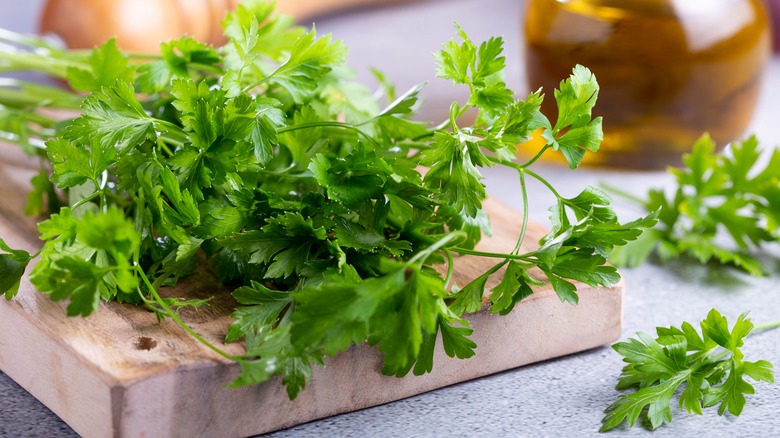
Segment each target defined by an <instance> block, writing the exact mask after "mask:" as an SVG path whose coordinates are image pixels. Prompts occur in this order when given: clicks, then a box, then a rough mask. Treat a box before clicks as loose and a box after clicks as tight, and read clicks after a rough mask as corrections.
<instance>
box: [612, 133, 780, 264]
mask: <svg viewBox="0 0 780 438" xmlns="http://www.w3.org/2000/svg"><path fill="white" fill-rule="evenodd" d="M683 163H684V166H683V167H681V168H679V169H678V168H670V170H669V171H670V172H671V173H672V174H673V175H674V177H675V180H676V183H677V186H676V188H675V189H674V190H672V191H671V193H668V194H667V193H666V192H665V191H663V190H661V189H653V190H650V191H649V193H648V194H647V197H646V198H638V197H636V196H634V195H630V194H626V193H623V192H622V191H620V190H618V189H614V188H610V190H611V191H613V192H615V193H619V194H621V195H623V196H624V197H626V198H628V199H631V200H634V201H635V202H636V203H638V204H639V205H641V206H642V207H643V208H644V209H645V210H646V211H648V212H650V211H657V210H659V209H660V213H659V215H658V220H659V223H658V226H657V227H655V228H653V229H652V230H649V231H648V232H647V233H645V234H644V235H643V236H642V237H641V238H640V239H638V240H636V241H635V242H632V243H631V244H630V245H627V246H625V247H622V248H620V249H619V250H618V251H616V252H615V253H614V254H613V256H612V259H611V261H612V262H613V263H615V264H617V265H628V266H637V265H639V264H641V263H643V262H644V261H645V260H646V259H647V258H648V257H649V256H650V255H651V254H653V253H655V254H657V255H658V256H659V258H660V259H661V260H662V261H668V260H671V259H674V258H677V257H680V256H683V255H687V256H691V257H693V258H694V259H696V260H698V261H699V262H701V263H707V262H709V261H717V262H719V263H722V264H728V265H733V266H736V267H738V268H740V269H742V270H744V271H746V272H748V273H750V274H753V275H764V274H766V269H765V268H764V266H763V265H762V263H761V262H760V261H759V260H758V259H757V258H756V256H757V254H758V253H759V251H760V250H761V249H762V248H763V247H765V246H766V245H771V244H774V243H776V242H778V239H780V234H778V226H779V225H780V186H779V185H778V181H779V180H780V150H774V151H772V152H771V154H763V151H762V149H761V148H760V146H759V144H758V140H757V139H756V138H755V137H750V138H748V139H747V140H745V141H742V142H737V143H733V144H731V145H730V147H729V148H728V149H727V150H726V151H724V152H719V153H716V152H715V143H714V142H713V141H712V139H711V138H710V137H709V136H707V135H704V136H702V137H701V138H700V139H699V140H698V141H697V142H696V143H695V144H694V146H693V150H692V151H691V152H690V153H688V154H685V155H684V156H683Z"/></svg>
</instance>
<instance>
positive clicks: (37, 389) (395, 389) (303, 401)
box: [0, 283, 623, 437]
mask: <svg viewBox="0 0 780 438" xmlns="http://www.w3.org/2000/svg"><path fill="white" fill-rule="evenodd" d="M583 289H584V290H583ZM579 293H580V297H581V299H580V303H579V305H578V306H576V307H575V306H571V305H569V304H565V303H561V302H560V300H558V298H557V296H556V295H555V294H554V292H552V291H550V290H543V291H539V292H537V293H535V294H534V295H533V296H532V297H530V298H529V299H527V300H524V301H522V302H520V303H519V304H518V306H517V307H516V309H515V310H514V311H513V312H512V313H511V314H510V315H508V316H504V317H496V316H494V315H490V314H489V313H488V312H485V311H482V312H479V313H477V314H474V315H471V316H470V318H469V319H470V321H471V323H472V326H473V327H474V329H475V331H474V334H473V336H472V339H473V340H474V341H475V342H476V343H477V345H478V347H477V350H476V351H477V354H476V355H475V356H474V357H472V358H470V359H465V360H461V359H452V358H449V357H447V356H446V355H445V354H444V351H443V348H442V346H441V342H440V340H439V342H438V344H437V346H436V351H435V355H434V370H433V372H432V373H430V374H427V375H424V376H420V377H417V376H411V375H410V376H406V377H404V378H401V379H398V378H395V377H388V376H384V375H382V374H381V373H380V370H381V368H382V358H381V355H380V354H378V353H377V352H376V350H375V349H373V348H371V347H368V346H366V345H361V346H358V347H355V348H352V349H350V350H349V351H347V352H345V353H342V354H340V355H338V356H336V357H335V358H332V359H330V360H328V361H327V362H326V365H325V367H316V368H315V369H314V373H313V378H312V381H311V382H310V384H309V385H307V388H306V389H305V390H304V391H303V392H302V393H301V394H300V395H299V396H298V398H297V399H296V400H295V401H290V400H288V397H287V394H286V392H285V389H284V387H283V385H282V384H281V382H280V381H279V380H278V379H273V380H271V381H269V382H266V383H264V384H262V385H259V386H257V387H246V388H228V387H227V385H228V384H229V383H230V382H231V381H232V380H233V379H234V378H235V377H236V376H237V375H238V366H237V365H235V364H233V363H227V362H225V361H223V360H220V359H217V358H210V359H207V358H202V359H201V360H200V361H183V362H182V363H180V364H177V365H174V366H170V367H167V368H161V369H158V371H157V372H152V373H149V374H148V375H146V376H142V377H139V378H136V379H134V380H131V381H126V382H119V381H117V380H116V379H115V378H112V377H111V376H110V375H109V374H107V373H105V372H103V371H102V370H100V369H98V368H96V367H94V365H93V364H91V363H90V361H89V358H88V357H86V356H85V355H84V351H83V349H84V348H85V346H83V345H69V347H70V348H62V342H63V339H61V338H60V336H59V334H58V333H57V332H55V331H53V330H51V329H50V328H49V327H46V326H44V325H41V324H35V323H32V322H31V321H30V319H29V314H28V313H27V312H25V311H24V309H23V308H22V306H21V305H19V304H18V303H17V302H10V303H3V304H0V333H6V334H12V333H14V334H15V335H14V336H10V337H9V339H7V340H6V342H3V343H2V345H0V368H1V369H2V370H3V371H4V372H5V373H6V374H8V375H9V376H10V377H11V378H12V379H14V380H15V381H17V382H18V383H19V384H20V385H21V386H22V387H24V388H25V389H26V390H28V391H29V392H30V393H31V394H33V395H34V396H35V397H36V398H38V399H39V400H40V401H41V402H43V403H44V404H45V405H46V406H48V407H49V408H50V409H51V410H52V411H53V412H54V413H55V414H57V415H58V416H59V417H60V418H62V419H63V420H64V421H65V422H66V423H68V424H69V425H70V426H71V427H72V428H73V429H74V430H75V431H76V432H78V433H79V434H81V435H83V436H90V437H93V436H94V437H99V436H128V437H135V436H146V437H153V436H172V437H175V436H181V437H190V436H205V435H219V436H225V437H241V436H249V435H255V434H260V433H265V432H270V431H273V430H278V429H283V428H287V427H291V426H294V425H297V424H301V423H305V422H308V421H312V420H316V419H320V418H325V417H328V416H332V415H336V414H340V413H345V412H350V411H354V410H358V409H362V408H366V407H370V406H375V405H379V404H383V403H387V402H391V401H395V400H399V399H402V398H405V397H410V396H413V395H416V394H420V393H423V392H427V391H430V390H433V389H437V388H441V387H444V386H448V385H452V384H455V383H460V382H464V381H467V380H471V379H475V378H478V377H482V376H486V375H489V374H493V373H497V372H500V371H505V370H508V369H512V368H516V367H519V366H522V365H527V364H530V363H534V362H538V361H542V360H546V359H551V358H554V357H559V356H563V355H567V354H571V353H576V352H579V351H583V350H587V349H590V348H594V347H597V346H601V345H604V344H606V343H609V342H612V341H614V340H616V339H617V338H618V337H619V336H620V331H621V325H622V303H623V299H622V298H623V285H622V283H621V284H618V285H616V286H615V287H612V288H600V289H590V288H587V287H585V288H581V289H580V290H579ZM19 327H24V328H25V330H24V332H23V334H22V333H20V332H19V330H18V329H19ZM65 341H66V342H67V339H65ZM80 350H82V351H80Z"/></svg>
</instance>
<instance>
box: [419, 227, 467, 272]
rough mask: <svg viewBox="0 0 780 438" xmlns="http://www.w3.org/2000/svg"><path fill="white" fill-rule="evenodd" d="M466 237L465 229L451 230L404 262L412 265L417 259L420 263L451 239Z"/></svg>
mask: <svg viewBox="0 0 780 438" xmlns="http://www.w3.org/2000/svg"><path fill="white" fill-rule="evenodd" d="M466 237H468V236H467V235H466V232H465V231H460V230H458V231H453V232H451V233H449V234H447V235H445V236H444V237H442V238H441V239H439V240H437V241H436V242H435V243H433V244H432V245H431V246H429V247H427V248H425V249H424V250H422V251H420V252H418V253H417V254H416V255H415V256H414V257H412V258H411V259H409V261H408V262H406V264H407V265H413V264H415V263H417V262H418V261H419V262H421V263H422V262H425V260H426V259H427V258H428V257H430V255H431V254H433V253H435V252H436V251H438V250H440V249H441V248H442V247H444V246H445V245H447V244H448V243H450V242H451V241H453V240H455V239H456V238H458V239H463V238H466ZM452 250H453V251H455V250H456V249H455V248H453V249H452ZM456 252H458V251H456Z"/></svg>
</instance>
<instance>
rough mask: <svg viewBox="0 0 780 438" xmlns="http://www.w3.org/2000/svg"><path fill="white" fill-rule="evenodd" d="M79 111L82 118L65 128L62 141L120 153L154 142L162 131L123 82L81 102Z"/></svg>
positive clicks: (130, 88)
mask: <svg viewBox="0 0 780 438" xmlns="http://www.w3.org/2000/svg"><path fill="white" fill-rule="evenodd" d="M81 111H82V115H81V117H79V118H78V119H76V120H75V121H74V122H73V124H71V125H69V126H68V127H67V128H66V130H65V133H64V136H65V138H67V139H68V140H70V141H73V142H76V143H81V144H92V142H93V141H94V142H97V143H98V144H100V145H102V146H105V147H108V146H111V147H115V148H116V150H117V152H118V153H119V154H122V153H125V152H127V151H128V150H129V149H130V148H132V147H135V146H136V145H138V144H140V143H142V142H143V141H144V140H156V139H157V136H156V132H160V131H163V130H164V129H162V128H160V127H158V126H157V123H156V121H155V119H154V118H152V117H151V116H149V115H148V114H147V113H146V111H145V110H144V109H143V107H142V106H141V103H140V102H139V101H138V98H137V97H136V95H135V90H134V89H133V86H132V85H131V84H130V83H129V82H125V81H122V80H119V81H117V82H116V83H114V84H113V85H111V86H107V87H102V88H101V89H100V90H99V91H96V92H95V93H92V94H91V95H90V96H89V97H87V98H86V99H84V102H83V103H82V105H81Z"/></svg>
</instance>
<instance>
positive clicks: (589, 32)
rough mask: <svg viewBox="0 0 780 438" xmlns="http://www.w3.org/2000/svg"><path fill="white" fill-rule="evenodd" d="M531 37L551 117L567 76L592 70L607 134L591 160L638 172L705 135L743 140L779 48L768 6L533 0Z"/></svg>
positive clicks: (533, 76)
mask: <svg viewBox="0 0 780 438" xmlns="http://www.w3.org/2000/svg"><path fill="white" fill-rule="evenodd" d="M525 36H526V55H527V59H526V68H527V75H528V81H529V85H530V87H531V89H532V90H535V89H537V88H538V87H544V90H545V92H546V94H547V99H546V105H547V106H546V107H545V108H544V109H545V110H546V111H547V114H554V111H555V106H554V104H553V102H554V99H553V96H552V90H553V89H554V88H555V87H556V86H557V84H558V82H559V81H560V79H561V78H564V77H566V76H567V75H568V74H569V73H570V72H571V69H572V67H574V66H575V65H576V64H582V65H585V66H586V67H588V68H590V69H591V70H592V71H593V72H594V73H595V75H596V78H597V80H598V81H599V84H600V86H601V91H600V94H599V99H598V103H597V105H596V108H595V110H594V114H595V115H601V116H603V117H604V133H605V137H604V142H603V144H602V146H601V150H600V151H599V153H598V154H587V155H586V162H589V163H590V164H602V165H609V166H620V167H631V168H659V167H664V166H666V165H674V164H677V163H679V162H680V158H681V154H682V153H683V152H686V151H688V150H690V148H691V146H692V144H693V142H694V141H695V140H696V139H697V138H698V137H699V136H700V135H701V134H702V133H704V132H709V133H710V135H711V136H712V137H713V138H714V139H715V140H716V141H717V142H718V144H719V145H721V146H723V145H725V144H726V143H728V142H730V141H734V140H737V139H738V138H739V137H740V136H741V135H743V134H744V130H745V129H746V128H747V126H748V124H749V122H750V119H751V117H752V115H753V111H754V109H755V106H756V101H757V99H758V95H759V91H760V88H761V77H762V73H763V70H764V66H765V64H766V62H767V60H768V58H769V55H770V48H771V47H770V30H769V23H768V18H767V13H766V10H765V6H764V4H763V2H762V1H761V0H528V9H527V13H526V21H525Z"/></svg>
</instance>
